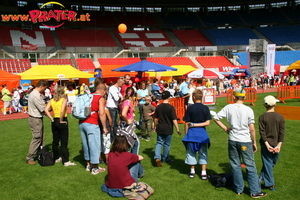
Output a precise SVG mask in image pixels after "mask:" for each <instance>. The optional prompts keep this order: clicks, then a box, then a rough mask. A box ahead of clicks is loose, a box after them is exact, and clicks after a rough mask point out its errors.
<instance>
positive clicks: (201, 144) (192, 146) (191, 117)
mask: <svg viewBox="0 0 300 200" xmlns="http://www.w3.org/2000/svg"><path fill="white" fill-rule="evenodd" d="M202 96H203V93H202V91H201V90H200V89H196V90H195V91H194V92H193V93H192V98H193V101H194V104H192V105H190V106H188V108H187V111H186V113H185V115H184V118H183V120H184V121H185V123H186V126H185V127H186V130H185V133H186V135H185V137H184V138H183V139H182V142H183V143H184V145H185V147H186V151H187V153H186V159H185V163H186V164H188V165H190V166H191V171H190V173H189V174H188V175H189V177H190V178H194V177H195V165H196V164H197V155H196V154H197V152H198V154H199V158H198V164H200V165H202V172H201V179H202V180H207V173H206V165H207V160H208V153H207V149H208V148H209V146H210V140H209V136H208V133H207V131H206V128H205V127H206V126H208V125H209V124H210V120H211V115H210V111H209V108H208V107H207V106H205V105H203V104H202V103H201V102H202Z"/></svg>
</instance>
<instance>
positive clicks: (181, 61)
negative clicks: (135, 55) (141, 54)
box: [146, 57, 197, 68]
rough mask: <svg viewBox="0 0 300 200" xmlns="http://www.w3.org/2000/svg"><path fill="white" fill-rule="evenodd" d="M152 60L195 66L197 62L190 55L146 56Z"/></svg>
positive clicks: (168, 64) (165, 63) (163, 63)
mask: <svg viewBox="0 0 300 200" xmlns="http://www.w3.org/2000/svg"><path fill="white" fill-rule="evenodd" d="M146 60H148V61H150V62H155V63H159V64H162V65H167V66H172V65H191V66H193V67H195V68H197V67H196V65H195V63H194V62H193V61H192V60H191V59H190V58H189V57H152V58H146Z"/></svg>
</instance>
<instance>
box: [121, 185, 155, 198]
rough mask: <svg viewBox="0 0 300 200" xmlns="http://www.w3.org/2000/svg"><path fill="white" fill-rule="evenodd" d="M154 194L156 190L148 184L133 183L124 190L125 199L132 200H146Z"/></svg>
mask: <svg viewBox="0 0 300 200" xmlns="http://www.w3.org/2000/svg"><path fill="white" fill-rule="evenodd" d="M153 193H154V189H153V188H152V187H150V185H148V184H147V183H144V182H139V183H133V184H131V186H128V187H125V188H124V189H123V194H124V197H125V198H127V199H130V200H145V199H148V198H149V197H150V196H151V195H152V194H153Z"/></svg>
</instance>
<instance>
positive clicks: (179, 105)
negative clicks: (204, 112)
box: [159, 98, 184, 124]
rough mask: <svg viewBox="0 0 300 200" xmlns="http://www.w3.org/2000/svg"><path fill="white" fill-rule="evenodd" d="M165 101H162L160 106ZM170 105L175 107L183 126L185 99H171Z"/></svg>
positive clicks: (179, 121)
mask: <svg viewBox="0 0 300 200" xmlns="http://www.w3.org/2000/svg"><path fill="white" fill-rule="evenodd" d="M162 102H163V101H162V100H160V101H159V104H161V103H162ZM170 105H172V106H174V107H175V112H176V116H177V119H178V121H177V122H178V123H180V124H183V123H184V121H183V117H184V99H183V98H171V99H170Z"/></svg>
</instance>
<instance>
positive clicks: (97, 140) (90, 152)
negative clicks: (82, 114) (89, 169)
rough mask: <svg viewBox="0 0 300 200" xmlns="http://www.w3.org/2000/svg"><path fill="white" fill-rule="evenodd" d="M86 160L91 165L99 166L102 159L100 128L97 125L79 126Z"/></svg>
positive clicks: (83, 124)
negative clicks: (100, 158)
mask: <svg viewBox="0 0 300 200" xmlns="http://www.w3.org/2000/svg"><path fill="white" fill-rule="evenodd" d="M79 129H80V134H81V141H82V148H83V151H84V159H85V160H89V161H90V162H91V164H99V157H100V148H101V146H100V144H101V137H100V127H99V125H96V124H90V123H81V124H79Z"/></svg>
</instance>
